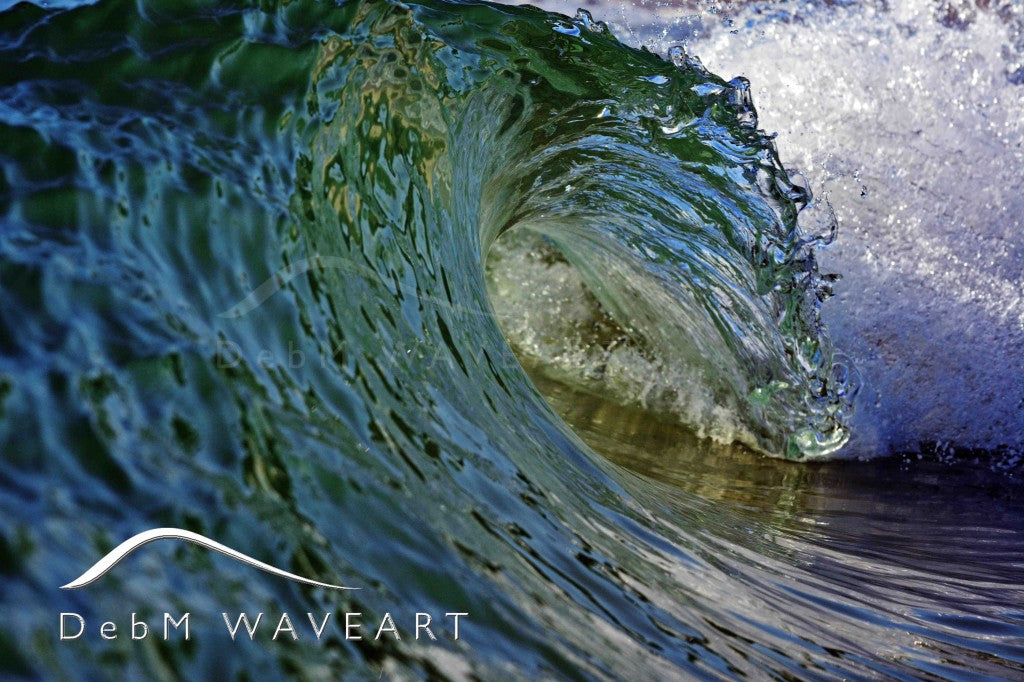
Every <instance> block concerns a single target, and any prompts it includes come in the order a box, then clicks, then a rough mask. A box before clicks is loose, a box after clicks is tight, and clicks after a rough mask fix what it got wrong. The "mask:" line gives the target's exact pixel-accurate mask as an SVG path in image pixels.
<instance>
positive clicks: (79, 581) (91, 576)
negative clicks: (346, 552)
mask: <svg viewBox="0 0 1024 682" xmlns="http://www.w3.org/2000/svg"><path fill="white" fill-rule="evenodd" d="M155 540H182V541H184V542H191V543H192V544H195V545H199V546H200V547H205V548H206V549H211V550H213V551H214V552H219V553H220V554H223V555H224V556H227V557H230V558H232V559H234V560H235V561H240V562H242V563H243V564H248V565H249V566H252V567H254V568H258V569H259V570H261V571H265V572H267V573H270V574H272V575H276V576H279V577H281V578H287V579H288V580H294V581H295V582H299V583H303V584H305V585H315V586H316V587H327V588H329V589H332V590H358V589H360V588H358V587H345V586H344V585H331V584H330V583H322V582H320V581H318V580H310V579H309V578H303V577H302V576H301V575H295V574H294V573H289V572H288V571H285V570H282V569H280V568H277V567H275V566H271V565H270V564H267V563H264V562H262V561H259V560H258V559H253V558H252V557H251V556H248V555H246V554H242V553H241V552H239V551H237V550H234V549H231V548H230V547H228V546H227V545H222V544H221V543H219V542H217V541H216V540H211V539H210V538H208V537H206V536H204V535H200V534H199V533H193V532H192V531H188V530H183V529H181V528H154V529H152V530H147V531H145V532H143V533H139V534H138V535H133V536H132V537H130V538H128V539H127V540H125V541H124V542H122V543H121V544H120V545H118V546H117V547H115V548H114V549H112V550H111V551H110V552H108V553H107V555H106V556H104V557H103V558H102V559H100V560H99V561H97V562H96V563H95V564H93V566H92V568H90V569H89V570H88V571H86V572H85V573H83V574H82V575H80V576H78V578H76V579H75V580H72V581H71V582H69V583H68V584H67V585H61V588H60V589H62V590H77V589H78V588H80V587H85V586H86V585H91V584H92V583H94V582H96V581H97V580H99V579H100V578H102V577H103V576H104V575H106V573H107V572H108V571H109V570H110V569H112V568H113V567H114V566H116V565H117V564H119V563H120V562H121V560H122V559H124V558H125V557H127V556H128V555H129V554H131V553H132V552H134V551H135V550H137V549H138V548H139V547H142V546H143V545H147V544H149V543H150V542H153V541H155Z"/></svg>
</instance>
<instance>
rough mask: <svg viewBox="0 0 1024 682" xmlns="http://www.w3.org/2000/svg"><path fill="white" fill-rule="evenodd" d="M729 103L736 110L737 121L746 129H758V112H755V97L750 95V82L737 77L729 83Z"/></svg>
mask: <svg viewBox="0 0 1024 682" xmlns="http://www.w3.org/2000/svg"><path fill="white" fill-rule="evenodd" d="M729 87H731V88H732V90H730V92H729V102H730V103H731V104H732V105H733V107H734V108H735V109H736V120H737V122H739V124H740V125H741V126H743V127H744V128H756V127H757V112H756V111H754V96H753V95H751V94H750V81H749V80H747V79H746V78H744V77H743V76H737V77H736V78H733V79H732V80H731V81H729Z"/></svg>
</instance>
